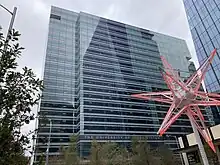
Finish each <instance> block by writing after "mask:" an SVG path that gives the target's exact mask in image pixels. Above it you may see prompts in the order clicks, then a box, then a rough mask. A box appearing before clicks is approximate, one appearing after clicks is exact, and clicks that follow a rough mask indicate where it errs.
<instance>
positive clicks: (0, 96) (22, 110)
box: [0, 30, 43, 165]
mask: <svg viewBox="0 0 220 165" xmlns="http://www.w3.org/2000/svg"><path fill="white" fill-rule="evenodd" d="M19 36H20V34H19V33H18V32H17V31H15V30H12V31H11V32H10V37H9V40H8V41H7V42H6V41H5V38H4V37H3V33H1V32H0V164H4V165H8V164H10V165H14V164H16V165H17V163H18V160H20V161H21V162H23V161H26V157H25V156H24V151H25V150H28V148H30V145H29V140H30V138H29V136H28V135H26V134H22V133H21V127H22V126H24V125H25V124H29V123H30V121H31V120H34V114H33V113H32V110H31V109H32V107H33V106H34V105H36V104H37V102H38V100H39V99H40V91H41V90H42V88H43V83H42V81H41V80H40V79H38V78H36V76H35V74H34V73H33V71H32V70H31V69H28V68H27V67H24V68H23V69H22V71H18V64H17V61H16V60H17V59H18V58H19V57H20V56H21V53H22V50H23V49H24V48H22V47H20V45H19V43H18V38H19ZM14 161H16V162H14ZM24 164H25V163H24Z"/></svg>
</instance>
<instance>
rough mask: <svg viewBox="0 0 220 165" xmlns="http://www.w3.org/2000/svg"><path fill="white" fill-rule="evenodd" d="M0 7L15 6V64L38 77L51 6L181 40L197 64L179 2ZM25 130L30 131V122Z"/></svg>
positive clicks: (0, 20) (46, 0)
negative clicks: (17, 42) (17, 41)
mask: <svg viewBox="0 0 220 165" xmlns="http://www.w3.org/2000/svg"><path fill="white" fill-rule="evenodd" d="M0 4H2V5H4V6H6V7H7V8H8V9H10V10H13V7H14V6H16V7H18V11H17V16H16V20H15V24H14V28H15V29H16V30H18V31H20V33H21V34H22V36H21V38H20V43H21V45H22V46H23V47H25V51H24V52H23V55H22V57H21V58H20V59H19V64H20V66H21V67H23V66H28V67H30V68H32V69H33V70H34V72H35V73H36V74H37V75H38V76H39V77H41V73H42V66H43V59H44V56H45V49H46V42H47V41H46V39H47V30H48V23H49V13H50V6H51V5H54V6H58V7H62V8H65V9H69V10H72V11H75V12H79V11H84V12H87V13H91V14H94V15H98V16H101V17H105V18H109V19H113V20H116V21H120V22H123V23H127V24H131V25H134V26H138V27H142V28H145V29H149V30H152V31H156V32H160V33H164V34H168V35H171V36H175V37H179V38H182V39H185V40H186V41H187V44H188V47H189V50H190V52H191V55H192V57H193V60H194V61H196V62H197V58H196V54H195V49H194V46H193V41H192V39H191V34H190V31H189V27H188V22H187V19H186V15H185V11H184V6H183V0H1V1H0ZM9 21H10V14H9V13H7V12H6V11H4V10H3V9H2V8H0V25H1V26H2V28H3V30H4V31H5V30H6V29H7V28H8V25H9ZM196 64H198V63H196ZM28 128H34V122H32V123H31V125H29V126H28ZM28 128H26V129H25V130H28Z"/></svg>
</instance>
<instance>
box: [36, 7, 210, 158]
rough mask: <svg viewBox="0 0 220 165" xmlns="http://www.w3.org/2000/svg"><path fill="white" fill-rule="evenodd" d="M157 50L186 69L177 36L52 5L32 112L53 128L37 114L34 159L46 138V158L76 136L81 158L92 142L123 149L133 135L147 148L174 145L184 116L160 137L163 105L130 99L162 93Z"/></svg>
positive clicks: (185, 57) (185, 55) (185, 122)
mask: <svg viewBox="0 0 220 165" xmlns="http://www.w3.org/2000/svg"><path fill="white" fill-rule="evenodd" d="M161 55H165V56H166V57H167V58H168V61H169V62H170V63H171V64H172V65H175V67H176V68H177V69H180V70H184V72H188V71H189V70H188V65H189V64H190V62H189V61H188V58H190V54H189V51H188V48H187V46H186V43H185V41H184V40H181V39H177V38H174V37H171V36H167V35H163V34H159V33H155V32H152V31H149V30H146V29H142V28H138V27H134V26H131V25H126V24H124V23H120V22H116V21H112V20H109V19H105V18H101V17H97V16H94V15H91V14H87V13H84V12H80V13H75V12H72V11H68V10H64V9H61V8H57V7H52V9H51V15H50V23H49V35H48V44H47V52H46V60H45V71H44V85H45V90H44V91H43V98H42V100H41V106H40V111H39V114H40V116H44V117H45V118H48V119H50V120H51V122H52V129H51V132H50V127H49V122H46V124H45V121H44V119H41V118H40V119H39V122H38V128H39V131H38V134H37V140H36V150H35V152H36V153H35V156H36V157H35V158H38V156H40V155H41V153H45V151H46V148H47V145H46V144H45V138H48V137H49V135H51V140H50V149H49V154H50V155H56V154H58V153H59V148H60V146H62V145H63V146H65V145H68V141H69V137H70V136H71V135H76V136H77V139H78V140H77V141H78V149H79V154H80V156H81V157H86V156H88V155H89V152H90V146H91V142H92V140H93V139H96V140H97V141H99V142H106V141H109V140H110V141H113V142H117V143H119V144H122V145H125V146H129V144H130V141H131V139H132V137H133V136H139V137H140V138H141V137H147V139H148V142H149V143H150V144H151V145H152V146H157V145H160V144H163V143H166V144H167V145H168V146H169V147H170V148H171V149H175V148H177V145H176V136H180V135H181V134H186V133H189V132H191V127H190V125H189V122H188V120H187V118H186V116H183V117H182V118H181V119H179V120H178V121H177V122H175V124H174V125H173V126H172V127H171V128H170V129H169V130H168V132H167V135H168V136H164V137H159V136H158V135H157V134H156V133H157V131H158V129H159V126H160V124H161V123H162V120H163V117H164V116H165V114H166V112H167V110H168V107H169V105H166V104H159V103H158V102H151V101H144V100H138V99H135V98H132V97H131V94H134V93H140V92H144V91H161V90H167V87H166V84H165V82H164V81H163V78H162V76H161V73H160V71H159V67H160V66H162V62H161V60H160V56H161ZM169 55H170V56H172V57H170V56H169ZM175 59H178V60H175ZM185 76H187V75H185ZM206 119H207V115H206Z"/></svg>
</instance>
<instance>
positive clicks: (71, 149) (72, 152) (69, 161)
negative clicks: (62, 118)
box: [63, 136, 80, 165]
mask: <svg viewBox="0 0 220 165" xmlns="http://www.w3.org/2000/svg"><path fill="white" fill-rule="evenodd" d="M76 140H77V137H76V136H71V138H70V143H69V146H68V147H67V148H66V149H64V151H63V153H64V161H65V165H79V163H80V159H79V156H78V154H77V143H76Z"/></svg>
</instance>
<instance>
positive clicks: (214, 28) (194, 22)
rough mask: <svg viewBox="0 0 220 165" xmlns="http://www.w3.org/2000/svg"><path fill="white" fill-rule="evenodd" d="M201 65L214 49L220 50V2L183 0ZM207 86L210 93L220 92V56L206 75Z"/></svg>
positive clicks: (218, 55)
mask: <svg viewBox="0 0 220 165" xmlns="http://www.w3.org/2000/svg"><path fill="white" fill-rule="evenodd" d="M183 1H184V5H185V10H186V14H187V18H188V22H189V26H190V30H191V33H192V38H193V41H194V45H195V49H196V54H197V57H198V61H199V63H200V64H202V62H203V61H204V60H205V59H206V58H207V57H208V56H209V55H210V53H211V51H213V50H214V48H217V49H219V48H220V1H219V0H183ZM205 85H206V88H207V90H208V91H210V92H216V91H220V54H219V51H217V56H216V57H215V59H214V60H213V63H212V65H211V67H210V69H209V71H208V72H207V74H206V77H205Z"/></svg>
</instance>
